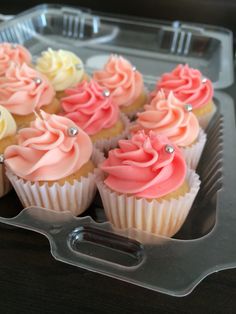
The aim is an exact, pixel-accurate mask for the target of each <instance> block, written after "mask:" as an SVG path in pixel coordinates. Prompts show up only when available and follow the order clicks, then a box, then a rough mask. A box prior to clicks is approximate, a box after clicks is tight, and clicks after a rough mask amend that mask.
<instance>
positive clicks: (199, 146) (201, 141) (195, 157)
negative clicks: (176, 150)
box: [182, 129, 207, 170]
mask: <svg viewBox="0 0 236 314" xmlns="http://www.w3.org/2000/svg"><path fill="white" fill-rule="evenodd" d="M206 140H207V136H206V133H205V132H204V131H203V130H202V129H200V132H199V135H198V138H197V141H196V143H194V144H193V145H192V146H191V147H186V148H182V153H183V155H184V158H185V160H186V163H187V165H188V167H189V168H191V169H194V170H195V169H196V168H197V165H198V163H199V160H200V158H201V155H202V151H203V149H204V146H205V144H206Z"/></svg>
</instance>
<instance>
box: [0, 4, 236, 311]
mask: <svg viewBox="0 0 236 314" xmlns="http://www.w3.org/2000/svg"><path fill="white" fill-rule="evenodd" d="M0 7H1V6H0ZM235 91H236V84H234V85H233V86H231V87H230V88H228V89H227V90H226V92H227V93H229V94H230V95H231V96H232V97H233V98H234V99H236V92H235ZM10 202H11V206H10V208H9V206H8V204H10ZM14 206H18V201H17V200H16V198H15V196H14V193H13V192H12V193H10V194H9V195H8V196H7V197H6V198H4V200H3V201H2V202H1V208H0V215H1V211H2V210H3V207H4V210H6V208H7V207H8V208H7V210H8V214H7V215H9V216H11V214H12V213H13V212H14ZM232 240H233V239H232ZM226 245H227V244H226ZM235 312H236V269H232V270H226V271H222V272H218V273H214V274H212V275H210V276H208V277H207V278H205V279H204V280H203V281H202V282H201V283H200V284H199V285H198V286H197V287H196V288H195V289H194V291H193V292H192V293H191V294H190V295H188V296H186V297H183V298H175V297H170V296H167V295H164V294H161V293H157V292H154V291H150V290H147V289H144V288H141V287H137V286H134V285H132V284H128V283H125V282H122V281H119V280H116V279H112V278H109V277H105V276H102V275H100V274H96V273H92V272H90V271H86V270H83V269H80V268H77V267H73V266H70V265H67V264H64V263H61V262H58V261H56V260H54V258H53V257H52V256H51V254H50V247H49V243H48V240H47V239H46V238H45V237H44V236H42V235H39V234H36V233H33V232H31V231H27V230H23V229H19V228H14V227H9V226H6V225H2V224H0V313H4V314H5V313H70V314H72V313H89V314H90V313H91V314H92V313H114V314H115V313H145V314H146V313H235Z"/></svg>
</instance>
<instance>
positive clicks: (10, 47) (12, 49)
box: [0, 43, 32, 76]
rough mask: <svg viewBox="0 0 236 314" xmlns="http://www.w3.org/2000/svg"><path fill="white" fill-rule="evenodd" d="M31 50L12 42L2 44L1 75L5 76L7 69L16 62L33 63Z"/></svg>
mask: <svg viewBox="0 0 236 314" xmlns="http://www.w3.org/2000/svg"><path fill="white" fill-rule="evenodd" d="M31 61H32V57H31V54H30V52H29V51H28V50H27V49H26V48H25V47H23V46H21V45H18V44H11V43H1V44H0V76H5V72H6V70H7V69H8V68H9V66H10V64H11V63H12V62H14V63H15V64H17V65H21V64H23V63H26V64H28V65H30V64H31Z"/></svg>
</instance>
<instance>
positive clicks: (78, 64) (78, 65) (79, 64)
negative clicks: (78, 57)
mask: <svg viewBox="0 0 236 314" xmlns="http://www.w3.org/2000/svg"><path fill="white" fill-rule="evenodd" d="M75 68H76V70H81V69H83V65H82V64H81V63H77V64H76V65H75Z"/></svg>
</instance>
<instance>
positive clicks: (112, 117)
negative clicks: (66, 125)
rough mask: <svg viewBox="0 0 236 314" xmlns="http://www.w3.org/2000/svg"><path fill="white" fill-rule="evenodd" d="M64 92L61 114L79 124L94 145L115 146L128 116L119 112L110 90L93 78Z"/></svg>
mask: <svg viewBox="0 0 236 314" xmlns="http://www.w3.org/2000/svg"><path fill="white" fill-rule="evenodd" d="M65 94H66V97H64V98H63V99H62V102H61V107H62V109H63V111H64V112H63V113H62V114H63V115H64V116H66V117H68V118H69V119H71V120H72V121H74V122H75V123H76V125H78V126H79V127H80V128H82V129H83V130H84V131H85V132H86V133H87V134H88V135H89V136H90V138H91V140H92V142H93V143H94V144H95V146H96V147H97V148H100V149H102V150H109V149H110V148H114V147H116V146H117V143H118V140H119V139H121V138H125V137H126V136H127V135H128V131H129V121H128V119H127V118H126V117H124V116H123V115H121V114H120V111H119V108H118V106H117V104H115V103H114V101H113V98H112V97H111V96H110V92H109V91H108V90H106V89H104V88H103V87H101V86H100V85H99V84H98V83H97V82H96V81H94V80H91V81H90V82H87V81H84V82H83V83H81V84H78V85H77V86H76V87H74V88H71V89H67V90H66V91H65Z"/></svg>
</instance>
